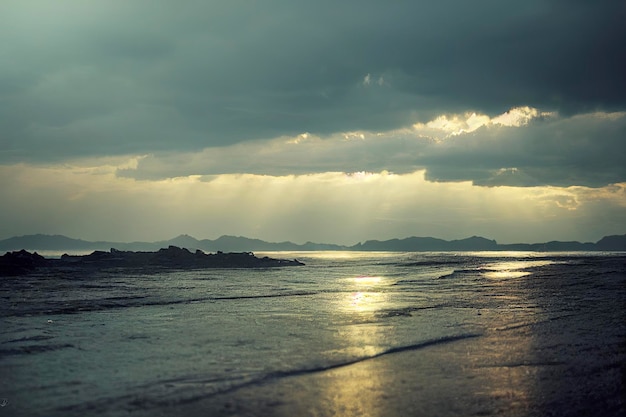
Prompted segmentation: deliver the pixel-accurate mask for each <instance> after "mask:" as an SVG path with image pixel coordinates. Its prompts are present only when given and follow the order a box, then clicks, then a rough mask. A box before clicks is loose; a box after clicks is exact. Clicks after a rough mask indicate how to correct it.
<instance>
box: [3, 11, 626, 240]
mask: <svg viewBox="0 0 626 417" xmlns="http://www.w3.org/2000/svg"><path fill="white" fill-rule="evenodd" d="M624 22H626V3H624V2H623V1H622V0H596V1H585V0H527V1H524V2H504V1H501V0H475V1H471V2H470V1H462V0H454V1H453V0H438V1H436V2H433V1H415V0H413V1H402V0H397V1H380V0H376V1H374V0H358V1H357V0H343V1H336V0H335V1H327V0H317V1H307V2H301V1H296V0H263V1H261V0H258V1H255V0H229V1H212V0H203V1H200V0H185V1H178V2H172V1H166V0H134V1H126V0H106V1H97V0H94V1H84V0H54V1H50V0H19V1H18V0H15V1H13V0H7V1H2V2H0V39H1V40H2V41H1V42H0V198H1V201H2V205H1V207H2V209H1V210H0V238H7V237H10V236H13V235H24V234H31V233H48V234H56V233H58V234H65V235H68V236H71V237H76V238H83V239H88V240H118V241H133V240H159V239H167V238H171V237H174V236H176V235H178V234H181V233H188V234H190V235H192V236H195V237H197V238H211V239H212V238H217V237H219V236H220V235H223V234H231V235H244V236H248V237H256V238H261V239H265V240H270V241H282V240H291V241H294V242H298V243H303V242H306V241H315V242H329V243H330V242H332V243H342V244H354V243H357V242H359V241H363V240H367V239H389V238H394V237H398V238H402V237H407V236H435V237H441V238H444V239H458V238H464V237H468V236H471V235H481V236H485V237H489V238H493V239H496V240H498V241H499V242H501V243H513V242H538V241H545V240H552V239H556V240H581V241H596V240H598V239H600V238H601V237H602V236H604V235H610V234H623V233H626V163H625V161H626V76H624V74H626V54H625V53H624V45H626V26H625V25H624Z"/></svg>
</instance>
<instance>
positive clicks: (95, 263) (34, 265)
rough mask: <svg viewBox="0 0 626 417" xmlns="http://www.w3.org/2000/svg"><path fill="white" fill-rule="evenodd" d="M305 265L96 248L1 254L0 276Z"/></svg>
mask: <svg viewBox="0 0 626 417" xmlns="http://www.w3.org/2000/svg"><path fill="white" fill-rule="evenodd" d="M299 265H304V264H303V263H302V262H299V261H297V260H295V259H294V260H286V259H274V258H269V257H267V256H264V257H263V258H259V257H257V256H255V255H254V254H253V253H252V252H235V253H223V252H217V253H215V254H207V253H204V252H202V251H200V250H197V251H195V252H193V253H192V252H190V251H189V250H187V249H184V248H179V247H177V246H170V247H168V248H163V249H160V250H158V251H156V252H132V251H120V250H117V249H114V248H112V249H111V250H110V251H109V252H105V251H95V252H92V253H91V254H89V255H80V256H79V255H67V254H65V255H63V256H61V259H46V258H44V257H43V256H40V255H38V254H37V253H34V254H32V253H29V252H27V251H25V250H21V251H19V252H9V253H7V254H5V255H4V256H2V257H0V275H4V276H7V275H24V274H27V273H29V272H32V271H34V270H36V269H38V268H91V269H105V268H133V269H141V268H146V269H148V270H151V269H155V268H156V269H202V268H273V267H282V266H299Z"/></svg>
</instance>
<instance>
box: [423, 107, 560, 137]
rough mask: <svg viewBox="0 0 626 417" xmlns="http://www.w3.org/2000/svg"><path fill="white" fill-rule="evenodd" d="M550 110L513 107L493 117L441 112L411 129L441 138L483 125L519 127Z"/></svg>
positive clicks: (551, 114)
mask: <svg viewBox="0 0 626 417" xmlns="http://www.w3.org/2000/svg"><path fill="white" fill-rule="evenodd" d="M555 115H556V114H555V113H552V112H541V111H539V110H538V109H535V108H532V107H528V106H525V107H515V108H512V109H511V110H509V111H507V112H506V113H503V114H501V115H499V116H496V117H494V118H490V117H489V116H487V115H484V114H477V113H475V112H468V113H465V114H462V115H461V114H447V115H446V114H443V115H441V116H439V117H437V118H435V119H433V120H431V121H430V122H427V123H415V124H414V125H413V129H414V130H415V131H416V132H418V133H423V134H426V135H428V136H433V137H435V138H438V139H442V138H445V137H448V136H458V135H461V134H464V133H470V132H474V131H476V130H478V129H479V128H481V127H483V126H508V127H520V126H525V125H527V124H528V123H529V122H530V121H531V120H532V119H535V118H537V117H552V116H555Z"/></svg>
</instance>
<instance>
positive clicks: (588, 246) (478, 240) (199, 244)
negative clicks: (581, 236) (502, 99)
mask: <svg viewBox="0 0 626 417" xmlns="http://www.w3.org/2000/svg"><path fill="white" fill-rule="evenodd" d="M169 246H177V247H181V248H186V249H189V250H198V249H199V250H202V251H207V252H217V251H223V252H232V251H244V252H247V251H256V252H258V251H262V252H263V251H264V252H271V251H317V250H326V251H333V250H351V251H398V252H429V251H540V252H550V251H626V235H613V236H605V237H603V238H602V239H600V240H599V241H598V242H595V243H592V242H585V243H581V242H575V241H568V242H561V241H550V242H543V243H515V244H499V243H497V242H496V241H495V240H491V239H486V238H484V237H480V236H472V237H469V238H466V239H460V240H450V241H448V240H443V239H438V238H434V237H415V236H414V237H407V238H404V239H389V240H383V241H380V240H368V241H365V242H362V243H357V244H355V245H352V246H342V245H335V244H328V243H313V242H307V243H304V244H296V243H293V242H266V241H264V240H260V239H251V238H247V237H241V236H229V235H224V236H221V237H219V238H217V239H215V240H210V239H202V240H198V239H196V238H194V237H192V236H189V235H180V236H177V237H175V238H173V239H170V240H164V241H157V242H107V241H96V242H90V241H86V240H82V239H72V238H69V237H67V236H63V235H44V234H36V235H26V236H17V237H12V238H8V239H4V240H0V251H16V250H21V249H26V250H30V251H56V252H62V251H67V252H79V251H94V250H105V251H108V250H109V249H110V248H116V249H119V250H126V251H155V250H159V249H160V248H164V247H169Z"/></svg>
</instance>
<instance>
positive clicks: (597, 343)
mask: <svg viewBox="0 0 626 417" xmlns="http://www.w3.org/2000/svg"><path fill="white" fill-rule="evenodd" d="M544 275H545V277H544V278H545V279H544V282H543V283H542V285H541V286H540V287H538V288H533V289H532V290H529V288H522V289H521V290H522V291H524V292H526V293H527V295H528V296H529V297H533V298H535V301H537V302H538V303H539V305H542V303H543V304H544V305H545V306H546V307H551V308H552V309H553V314H548V315H546V317H548V318H546V319H545V320H543V321H534V322H523V321H522V322H510V321H508V322H506V323H504V322H501V321H500V319H499V318H498V315H497V314H496V315H494V316H493V320H492V324H493V325H492V326H490V327H489V328H487V329H485V330H484V332H483V333H482V334H481V335H480V336H478V337H471V338H465V339H461V340H452V341H449V342H445V343H435V344H431V345H427V346H424V347H421V348H420V347H416V348H415V349H410V350H407V351H399V352H392V353H389V354H384V355H382V356H379V357H375V358H371V359H366V360H364V361H361V362H358V363H353V364H349V365H346V366H340V367H337V368H333V369H327V370H320V371H315V372H311V373H306V374H301V375H291V376H283V377H276V378H273V379H269V380H265V381H262V382H258V383H255V384H251V385H249V386H244V387H239V388H237V389H235V390H233V391H231V392H223V393H220V394H214V395H211V396H207V397H205V398H195V399H191V400H190V401H189V402H187V403H184V404H180V403H179V404H173V405H167V404H161V405H160V406H159V407H156V408H151V409H150V410H149V412H147V413H146V415H153V416H154V415H161V416H171V415H185V416H189V417H193V416H316V417H322V416H365V417H367V416H369V417H378V416H380V417H383V416H385V417H393V416H602V417H607V416H623V415H626V396H625V394H626V393H625V388H624V387H625V378H626V344H625V341H626V339H625V337H626V332H625V326H626V325H625V321H624V318H625V317H624V314H625V310H624V301H625V299H624V298H623V295H624V289H625V288H624V282H625V281H624V276H623V275H622V274H620V275H619V277H617V276H614V277H613V278H612V279H611V280H610V281H607V282H604V283H603V284H602V285H599V286H594V287H592V288H589V285H588V283H574V284H571V283H563V282H551V281H549V270H548V271H546V272H545V273H544ZM533 281H535V282H536V280H533ZM579 284H580V285H579ZM555 297H558V298H555ZM582 301H586V302H582ZM572 303H576V304H578V305H577V308H576V309H571V308H570V309H568V310H569V312H565V311H563V312H562V313H561V314H559V313H558V311H560V310H559V308H558V304H563V305H564V304H572ZM572 311H575V312H572ZM479 313H480V312H477V314H479ZM134 411H135V412H137V411H139V410H134ZM139 413H140V414H142V413H141V411H139ZM133 415H134V414H133Z"/></svg>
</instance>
